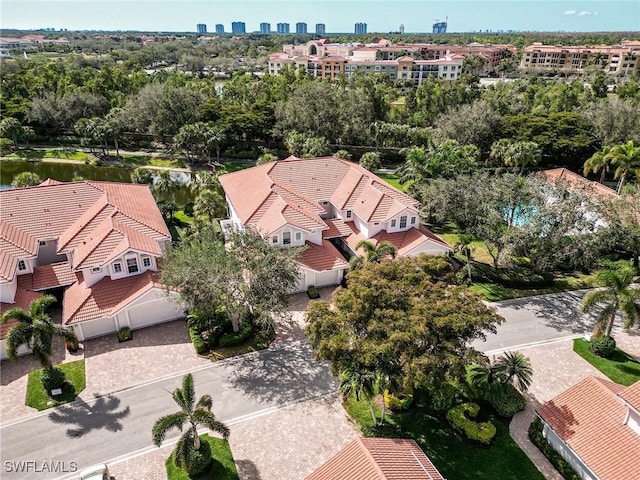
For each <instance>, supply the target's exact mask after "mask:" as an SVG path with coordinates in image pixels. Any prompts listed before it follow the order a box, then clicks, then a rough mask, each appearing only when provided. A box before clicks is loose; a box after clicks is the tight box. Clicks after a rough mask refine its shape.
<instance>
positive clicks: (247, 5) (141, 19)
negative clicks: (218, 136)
mask: <svg viewBox="0 0 640 480" xmlns="http://www.w3.org/2000/svg"><path fill="white" fill-rule="evenodd" d="M447 17H448V22H449V28H448V31H450V32H471V31H478V30H487V29H490V30H494V31H495V30H538V31H559V30H563V31H630V30H631V31H639V30H640V0H599V1H583V0H537V1H529V0H501V1H485V0H475V1H468V0H467V1H465V0H448V1H443V0H440V1H435V0H434V1H432V0H400V1H395V0H366V1H365V0H340V1H336V0H334V1H331V0H329V1H327V0H270V1H266V0H263V1H256V0H235V1H233V0H207V1H199V0H180V1H178V0H176V1H152V0H75V1H58V0H39V1H36V0H1V3H0V26H1V27H2V28H20V29H31V28H43V27H54V28H56V29H59V28H67V29H69V30H143V31H195V29H196V24H197V23H205V24H207V27H208V29H209V31H212V30H214V26H215V24H216V23H222V24H224V26H225V30H226V31H230V30H231V22H232V21H236V20H238V21H244V22H245V23H246V28H247V31H248V32H251V31H254V30H258V28H259V24H260V22H270V23H271V28H272V30H275V24H276V23H277V22H288V23H290V24H291V25H292V28H295V27H294V24H295V23H296V22H306V23H307V24H308V25H309V31H310V32H312V31H313V30H314V25H315V24H316V23H325V24H326V27H327V32H353V25H354V23H355V22H366V23H367V24H368V31H369V32H389V31H394V30H397V29H398V27H399V25H400V24H404V26H405V31H406V32H427V31H431V24H432V23H433V22H434V21H435V20H444V19H445V18H447Z"/></svg>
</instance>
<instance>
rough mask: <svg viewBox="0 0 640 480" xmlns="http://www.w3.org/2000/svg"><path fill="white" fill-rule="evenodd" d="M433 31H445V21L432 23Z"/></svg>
mask: <svg viewBox="0 0 640 480" xmlns="http://www.w3.org/2000/svg"><path fill="white" fill-rule="evenodd" d="M433 33H447V22H437V23H434V24H433Z"/></svg>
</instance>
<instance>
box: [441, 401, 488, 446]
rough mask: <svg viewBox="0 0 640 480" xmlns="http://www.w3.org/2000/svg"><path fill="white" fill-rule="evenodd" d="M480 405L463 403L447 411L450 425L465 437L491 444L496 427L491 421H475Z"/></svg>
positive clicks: (483, 443)
mask: <svg viewBox="0 0 640 480" xmlns="http://www.w3.org/2000/svg"><path fill="white" fill-rule="evenodd" d="M479 411H480V407H479V406H478V405H477V404H476V403H463V404H461V405H458V406H457V407H453V408H452V409H451V410H449V411H448V412H447V420H448V421H449V423H450V424H451V427H452V428H453V429H454V430H455V431H456V432H458V433H461V434H462V435H464V436H465V437H466V438H467V439H469V440H471V441H474V442H479V443H481V444H482V445H491V443H492V442H493V438H494V437H495V436H496V427H495V425H494V424H493V423H491V422H476V421H474V420H473V419H474V418H476V417H477V416H478V412H479Z"/></svg>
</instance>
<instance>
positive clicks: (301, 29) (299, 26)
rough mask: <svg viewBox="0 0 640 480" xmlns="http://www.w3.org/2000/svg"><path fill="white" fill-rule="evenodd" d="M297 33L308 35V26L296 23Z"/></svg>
mask: <svg viewBox="0 0 640 480" xmlns="http://www.w3.org/2000/svg"><path fill="white" fill-rule="evenodd" d="M296 33H300V34H306V33H307V24H306V23H304V22H298V23H296Z"/></svg>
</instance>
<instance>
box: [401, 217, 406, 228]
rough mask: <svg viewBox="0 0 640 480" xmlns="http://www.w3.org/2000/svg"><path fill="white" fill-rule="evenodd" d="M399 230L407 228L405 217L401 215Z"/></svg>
mask: <svg viewBox="0 0 640 480" xmlns="http://www.w3.org/2000/svg"><path fill="white" fill-rule="evenodd" d="M400 228H407V216H406V215H402V216H401V217H400Z"/></svg>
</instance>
